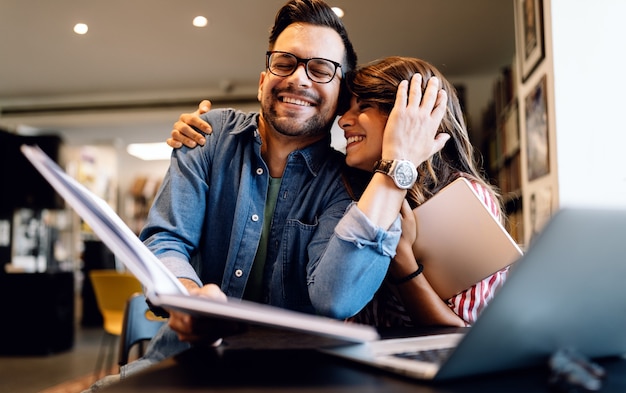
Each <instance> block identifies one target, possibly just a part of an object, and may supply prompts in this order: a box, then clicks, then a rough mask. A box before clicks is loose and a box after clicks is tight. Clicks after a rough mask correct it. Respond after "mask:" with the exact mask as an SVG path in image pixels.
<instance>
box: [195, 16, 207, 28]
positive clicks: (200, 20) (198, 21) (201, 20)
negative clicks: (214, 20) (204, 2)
mask: <svg viewBox="0 0 626 393" xmlns="http://www.w3.org/2000/svg"><path fill="white" fill-rule="evenodd" d="M208 24H209V20H208V19H207V18H205V17H204V16H202V15H198V16H196V17H195V18H193V25H194V26H196V27H205V26H206V25H208Z"/></svg>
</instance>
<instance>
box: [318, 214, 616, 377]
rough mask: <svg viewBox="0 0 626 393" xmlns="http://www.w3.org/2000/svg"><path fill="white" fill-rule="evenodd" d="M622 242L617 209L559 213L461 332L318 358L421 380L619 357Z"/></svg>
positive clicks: (342, 349) (339, 350) (333, 350)
mask: <svg viewBox="0 0 626 393" xmlns="http://www.w3.org/2000/svg"><path fill="white" fill-rule="evenodd" d="M624 234H626V210H602V209H562V210H560V211H559V212H557V213H556V214H555V215H554V216H553V218H552V219H551V220H550V221H549V222H548V224H547V225H546V227H545V228H544V229H543V231H542V232H541V233H540V234H539V235H538V237H537V238H536V240H534V241H533V243H532V244H531V246H530V248H529V249H528V251H527V252H526V253H525V255H524V256H523V257H522V258H521V259H520V260H519V261H517V262H516V263H515V264H514V265H513V266H512V267H511V271H510V273H509V276H508V278H507V281H506V282H505V284H504V285H503V286H502V287H501V288H500V290H499V291H498V292H497V293H496V295H495V297H494V298H493V299H492V301H491V302H490V303H489V305H488V306H487V307H486V308H485V309H484V311H483V313H482V314H481V315H480V316H479V317H478V320H477V321H476V323H475V324H474V325H473V326H472V327H471V328H469V329H468V330H467V333H463V334H447V335H437V336H426V337H415V338H406V339H390V340H379V341H375V342H369V343H360V344H349V345H341V346H336V347H329V348H325V349H323V351H324V352H325V353H328V354H332V355H334V356H340V357H343V358H346V359H351V360H353V361H357V362H360V363H364V364H369V365H371V366H375V367H378V368H383V369H386V370H389V371H392V372H395V373H399V374H403V375H406V376H409V377H413V378H417V379H424V380H445V379H451V378H458V377H464V376H470V375H478V374H485V373H489V372H496V371H503V370H509V369H515V368H522V367H527V366H535V365H541V364H547V360H548V358H549V356H550V355H551V354H553V353H554V352H556V351H557V350H560V349H574V350H575V351H577V352H579V353H581V354H582V355H584V356H587V357H589V358H598V357H609V356H620V355H622V354H626V334H625V333H624V330H625V328H626V285H624V277H626V241H624ZM420 359H421V360H420ZM427 359H431V360H427ZM432 359H436V360H432Z"/></svg>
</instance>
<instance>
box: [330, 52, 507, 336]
mask: <svg viewBox="0 0 626 393" xmlns="http://www.w3.org/2000/svg"><path fill="white" fill-rule="evenodd" d="M414 74H420V75H422V89H423V90H424V89H425V88H426V84H427V82H428V81H429V80H430V78H431V77H433V76H435V77H437V78H438V79H439V80H440V81H441V85H442V86H441V87H442V89H443V90H445V91H446V92H447V93H448V94H447V96H448V101H447V105H446V113H445V115H444V117H443V120H442V122H441V125H440V127H439V129H438V132H440V133H447V134H448V135H450V140H448V141H447V143H446V145H445V146H444V148H443V149H442V150H440V151H439V152H437V153H435V154H434V155H433V156H432V157H431V158H430V159H429V160H427V161H425V162H424V163H422V164H421V165H419V166H418V168H417V169H418V174H419V175H418V179H419V180H418V182H416V183H415V185H414V186H413V188H412V189H411V190H409V192H408V194H407V198H406V199H407V201H408V204H409V205H410V206H411V208H415V207H416V206H418V205H420V204H422V203H424V202H425V201H426V200H428V199H429V198H431V197H432V196H433V195H435V194H436V193H437V192H438V191H439V190H441V189H442V188H443V187H445V186H446V185H448V184H449V183H451V182H452V181H453V180H455V179H456V178H458V177H465V178H467V179H469V180H470V182H471V183H472V184H473V186H474V189H475V191H476V192H477V194H478V195H479V196H480V197H481V199H482V200H483V202H485V204H486V205H487V206H488V207H489V208H490V210H491V212H492V213H493V215H494V216H495V217H497V218H499V219H501V217H502V213H501V207H500V202H499V197H498V194H497V193H496V192H495V190H494V189H493V188H492V187H491V186H490V185H489V184H488V183H487V182H486V181H485V180H484V179H483V177H482V175H481V172H480V171H479V169H478V167H477V164H476V162H475V159H474V154H475V153H474V149H473V147H472V144H471V143H470V141H469V136H468V133H467V128H466V126H465V121H464V118H463V113H462V111H461V107H460V104H459V101H458V98H457V95H456V92H455V90H454V88H453V86H452V85H451V84H450V83H449V82H448V81H447V80H446V79H445V78H444V77H443V75H442V74H441V73H440V72H439V71H438V70H437V69H436V68H435V67H433V66H432V65H431V64H429V63H427V62H425V61H423V60H419V59H415V58H406V57H388V58H385V59H382V60H379V61H375V62H373V63H370V64H368V65H365V66H362V67H360V68H359V69H358V70H356V71H355V72H354V73H352V74H351V75H348V76H347V77H346V83H347V86H348V90H349V91H350V93H351V95H352V97H351V100H350V106H349V109H348V110H347V111H346V112H345V113H344V114H343V115H342V116H341V118H340V119H339V126H340V127H341V128H342V129H343V130H344V133H345V135H346V139H347V146H346V162H347V164H348V165H349V166H351V167H356V168H360V169H363V170H371V168H372V167H373V166H374V163H375V162H376V161H377V160H380V158H381V151H382V147H383V142H382V137H383V130H384V126H385V124H386V121H387V118H388V116H389V114H390V113H391V110H392V108H393V106H394V102H395V98H396V90H397V88H398V85H399V84H400V82H401V81H403V80H409V79H410V78H411V77H412V76H413V75H414ZM402 216H403V223H402V233H403V234H402V238H401V241H400V244H399V245H398V248H397V254H396V256H395V257H394V259H393V260H392V263H391V265H390V269H389V273H388V279H387V280H386V281H385V283H384V285H383V286H382V287H381V288H380V290H379V291H378V293H377V295H376V296H375V298H374V300H373V301H372V302H371V303H370V304H368V306H367V307H366V308H365V309H364V310H363V311H361V312H360V313H359V314H358V315H357V316H355V317H354V318H353V319H354V320H356V321H358V322H362V323H368V324H375V325H383V326H397V325H410V324H417V325H425V324H426V325H433V324H436V325H453V326H463V325H469V324H472V323H474V321H475V320H476V318H477V316H478V314H479V313H480V311H481V310H482V309H483V308H484V306H485V305H486V304H487V302H488V301H489V300H490V299H491V298H492V297H493V294H494V292H495V291H496V290H497V288H499V286H500V285H501V284H502V283H503V282H504V280H505V278H506V270H504V271H500V272H497V273H496V274H494V275H492V276H490V277H488V278H486V279H485V280H483V281H481V282H479V283H477V284H476V285H474V286H473V287H472V288H470V289H468V290H467V291H465V292H462V293H460V294H458V295H456V296H454V297H452V298H451V299H447V301H446V302H445V303H444V302H443V301H441V299H440V298H439V296H438V295H437V294H436V293H435V291H434V290H433V289H432V287H430V285H429V283H428V281H427V279H426V278H425V276H424V275H423V274H419V275H417V276H416V277H414V278H412V279H409V280H407V281H405V282H402V283H400V284H397V285H394V284H393V282H394V278H395V280H396V282H397V279H398V278H399V277H410V274H411V273H412V272H414V271H415V260H416V259H417V260H419V255H413V251H412V244H413V242H414V241H415V239H416V236H417V234H416V223H415V221H414V216H413V214H411V212H410V210H409V209H408V208H406V207H405V208H403V211H402ZM399 300H401V301H399ZM407 316H410V321H409V320H407V318H406V317H407Z"/></svg>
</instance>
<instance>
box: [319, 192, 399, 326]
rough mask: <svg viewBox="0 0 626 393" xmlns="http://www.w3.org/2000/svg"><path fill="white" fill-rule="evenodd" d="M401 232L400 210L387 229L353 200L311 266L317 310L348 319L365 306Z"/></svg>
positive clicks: (376, 286) (385, 272) (385, 267)
mask: <svg viewBox="0 0 626 393" xmlns="http://www.w3.org/2000/svg"><path fill="white" fill-rule="evenodd" d="M401 233H402V228H401V223H400V215H399V214H398V218H397V219H396V220H395V221H394V222H393V224H392V225H391V227H390V228H388V229H386V230H385V229H383V228H380V227H377V226H375V225H374V224H373V223H372V222H371V221H370V220H369V219H368V218H367V216H366V215H365V214H364V213H363V212H362V211H361V210H359V208H358V207H357V205H356V204H355V203H353V204H351V205H350V206H349V207H348V209H347V210H346V214H345V215H344V217H343V218H342V219H341V220H340V221H339V223H338V224H337V226H336V227H335V233H334V235H333V236H332V237H331V239H330V241H329V243H328V248H327V249H326V252H325V253H324V256H323V257H322V258H321V259H320V260H319V262H318V263H317V264H314V265H311V266H309V272H308V273H309V274H308V284H309V296H310V298H311V302H312V304H313V306H314V308H315V310H316V311H317V312H318V313H319V314H322V315H325V316H328V317H331V318H337V319H345V318H348V317H351V316H353V315H354V314H356V313H357V312H359V311H360V310H361V309H362V308H363V307H365V305H366V304H367V303H368V302H369V301H370V300H371V299H372V297H373V296H374V294H375V293H376V291H377V290H378V288H379V287H380V285H381V283H382V281H383V279H384V278H385V275H386V274H387V269H388V268H389V263H390V261H391V258H392V257H393V256H394V255H395V251H396V247H397V246H398V242H399V241H400V235H401Z"/></svg>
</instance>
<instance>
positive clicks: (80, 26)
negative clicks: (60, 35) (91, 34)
mask: <svg viewBox="0 0 626 393" xmlns="http://www.w3.org/2000/svg"><path fill="white" fill-rule="evenodd" d="M88 31H89V26H87V25H86V24H84V23H76V24H75V25H74V33H76V34H80V35H83V34H87V32H88Z"/></svg>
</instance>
